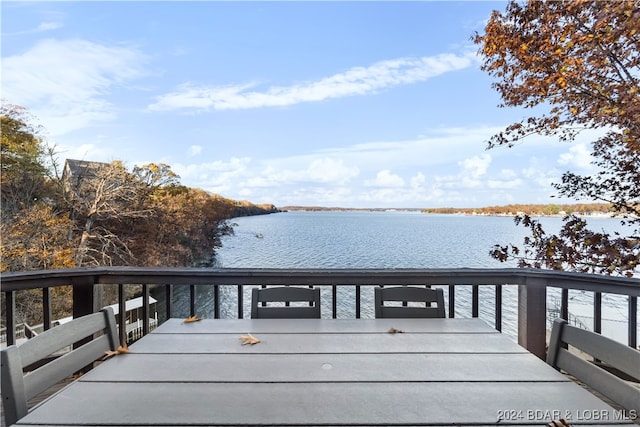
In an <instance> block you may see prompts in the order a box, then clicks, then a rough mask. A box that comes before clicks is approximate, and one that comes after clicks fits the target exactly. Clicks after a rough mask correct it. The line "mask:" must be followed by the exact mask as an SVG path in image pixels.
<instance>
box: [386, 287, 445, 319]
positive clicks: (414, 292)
mask: <svg viewBox="0 0 640 427" xmlns="http://www.w3.org/2000/svg"><path fill="white" fill-rule="evenodd" d="M387 301H393V302H398V301H402V302H419V303H424V304H426V303H430V304H432V306H430V307H427V306H426V305H425V306H424V307H413V306H406V307H404V306H403V307H397V306H387V305H385V302H387ZM433 304H435V307H434V306H433ZM374 305H375V316H376V318H411V317H416V318H443V317H446V313H445V309H444V291H443V290H442V289H441V288H435V289H432V288H418V287H415V286H394V287H385V288H382V287H376V288H375V289H374Z"/></svg>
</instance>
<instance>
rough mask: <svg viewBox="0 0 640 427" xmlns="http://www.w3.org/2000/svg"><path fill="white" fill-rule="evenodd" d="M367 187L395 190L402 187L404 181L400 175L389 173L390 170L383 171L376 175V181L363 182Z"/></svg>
mask: <svg viewBox="0 0 640 427" xmlns="http://www.w3.org/2000/svg"><path fill="white" fill-rule="evenodd" d="M365 185H366V186H368V187H383V188H397V187H404V179H402V177H401V176H400V175H396V174H394V173H391V171H390V170H388V169H384V170H381V171H379V172H378V173H377V174H376V179H374V180H370V181H365Z"/></svg>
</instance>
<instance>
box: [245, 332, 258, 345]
mask: <svg viewBox="0 0 640 427" xmlns="http://www.w3.org/2000/svg"><path fill="white" fill-rule="evenodd" d="M240 340H241V341H242V345H247V344H249V345H254V344H258V343H259V342H260V340H259V339H258V338H256V337H254V336H253V335H251V334H247V335H240Z"/></svg>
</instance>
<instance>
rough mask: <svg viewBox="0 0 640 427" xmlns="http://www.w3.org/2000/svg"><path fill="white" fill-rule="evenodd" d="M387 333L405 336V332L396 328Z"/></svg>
mask: <svg viewBox="0 0 640 427" xmlns="http://www.w3.org/2000/svg"><path fill="white" fill-rule="evenodd" d="M387 332H389V333H390V334H404V331H403V330H401V329H396V328H389V330H388V331H387Z"/></svg>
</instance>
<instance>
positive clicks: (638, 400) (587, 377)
mask: <svg viewBox="0 0 640 427" xmlns="http://www.w3.org/2000/svg"><path fill="white" fill-rule="evenodd" d="M556 363H557V366H558V367H559V368H560V369H562V370H563V371H565V372H567V373H568V374H570V375H573V376H574V377H576V378H577V379H579V380H580V381H582V382H584V383H585V384H586V385H588V386H589V387H592V388H593V389H595V390H597V391H598V392H600V393H602V394H603V395H605V396H606V397H608V398H609V399H611V400H613V401H614V402H616V403H618V404H619V405H620V406H622V407H624V408H626V409H628V410H635V411H636V413H640V389H638V388H636V387H634V386H632V385H631V384H629V383H627V382H626V381H624V380H622V379H621V378H618V377H616V376H615V375H613V374H611V373H609V372H607V371H606V370H604V369H601V368H599V367H598V366H596V365H594V364H593V363H590V362H588V361H586V360H584V359H582V358H580V357H578V356H576V355H574V354H571V353H570V352H569V351H567V350H565V349H563V348H561V349H559V351H558V357H557V361H556Z"/></svg>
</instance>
